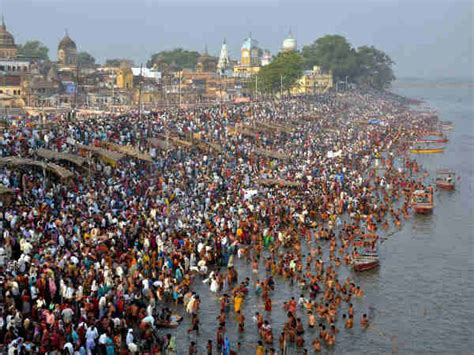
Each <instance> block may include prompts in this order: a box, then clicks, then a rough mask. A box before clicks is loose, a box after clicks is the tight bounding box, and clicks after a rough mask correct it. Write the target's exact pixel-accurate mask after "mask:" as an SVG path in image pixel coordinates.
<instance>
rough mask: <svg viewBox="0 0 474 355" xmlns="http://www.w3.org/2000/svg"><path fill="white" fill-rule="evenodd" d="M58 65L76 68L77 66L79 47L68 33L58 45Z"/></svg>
mask: <svg viewBox="0 0 474 355" xmlns="http://www.w3.org/2000/svg"><path fill="white" fill-rule="evenodd" d="M58 64H59V66H60V67H62V68H64V67H75V66H76V65H77V46H76V43H75V42H74V41H73V40H72V39H71V37H69V35H68V33H67V31H66V34H65V36H64V37H63V39H62V40H61V42H59V45H58Z"/></svg>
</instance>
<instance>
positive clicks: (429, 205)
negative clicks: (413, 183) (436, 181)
mask: <svg viewBox="0 0 474 355" xmlns="http://www.w3.org/2000/svg"><path fill="white" fill-rule="evenodd" d="M413 208H414V210H415V213H418V214H428V213H432V212H433V208H434V205H433V189H432V188H428V189H426V190H416V191H415V192H414V193H413Z"/></svg>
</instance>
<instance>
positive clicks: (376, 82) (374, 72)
mask: <svg viewBox="0 0 474 355" xmlns="http://www.w3.org/2000/svg"><path fill="white" fill-rule="evenodd" d="M357 59H358V73H357V77H356V81H357V83H358V84H359V85H361V86H365V87H372V88H375V89H381V90H382V89H386V88H388V87H389V86H390V85H391V83H392V81H393V80H395V75H394V74H393V70H392V65H393V64H394V62H393V61H392V59H391V58H390V57H389V56H388V55H387V54H386V53H384V52H382V51H381V50H379V49H377V48H375V47H373V46H371V47H368V46H362V47H359V48H358V49H357Z"/></svg>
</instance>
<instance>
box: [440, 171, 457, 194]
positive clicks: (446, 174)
mask: <svg viewBox="0 0 474 355" xmlns="http://www.w3.org/2000/svg"><path fill="white" fill-rule="evenodd" d="M455 178H456V174H455V173H454V172H452V171H450V170H447V169H442V170H438V172H437V176H436V186H437V187H439V188H440V189H443V190H450V191H452V190H454V189H455V187H456V179H455Z"/></svg>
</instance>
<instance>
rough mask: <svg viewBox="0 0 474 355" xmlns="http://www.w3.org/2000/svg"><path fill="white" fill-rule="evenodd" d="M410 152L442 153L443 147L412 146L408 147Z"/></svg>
mask: <svg viewBox="0 0 474 355" xmlns="http://www.w3.org/2000/svg"><path fill="white" fill-rule="evenodd" d="M410 153H412V154H439V153H444V148H443V147H438V148H429V147H414V148H411V149H410Z"/></svg>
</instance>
